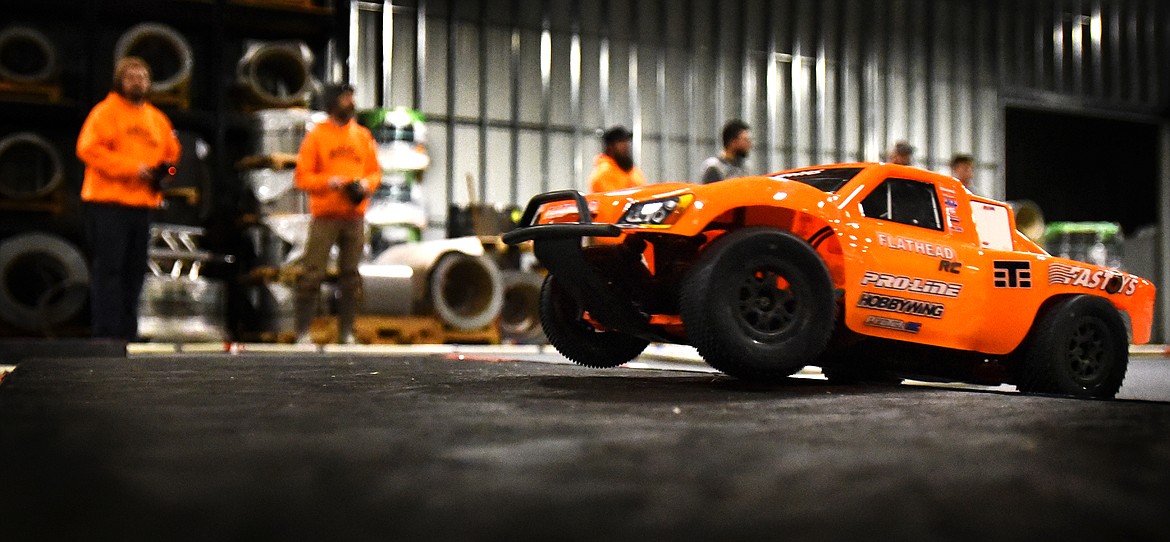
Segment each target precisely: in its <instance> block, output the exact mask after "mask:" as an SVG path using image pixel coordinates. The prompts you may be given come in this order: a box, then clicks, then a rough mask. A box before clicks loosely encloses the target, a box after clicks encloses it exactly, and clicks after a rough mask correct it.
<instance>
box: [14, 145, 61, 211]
mask: <svg viewBox="0 0 1170 542" xmlns="http://www.w3.org/2000/svg"><path fill="white" fill-rule="evenodd" d="M64 180H65V171H64V169H63V167H62V165H61V154H60V153H59V152H57V149H56V148H55V147H54V146H53V145H52V144H51V143H49V142H48V141H47V140H45V138H43V137H41V136H39V135H37V134H34V133H32V132H18V133H15V134H12V135H9V136H7V137H5V138H4V139H0V195H2V196H4V197H8V198H14V199H31V198H39V197H41V196H45V195H48V194H49V193H50V192H52V191H53V190H56V189H57V187H58V186H60V185H61V183H62V182H63V181H64Z"/></svg>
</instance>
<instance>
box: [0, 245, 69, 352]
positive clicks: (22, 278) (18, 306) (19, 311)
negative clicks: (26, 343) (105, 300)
mask: <svg viewBox="0 0 1170 542" xmlns="http://www.w3.org/2000/svg"><path fill="white" fill-rule="evenodd" d="M88 284H89V268H88V267H86V263H85V257H84V256H82V254H81V251H80V250H79V249H78V248H77V247H76V246H74V245H73V244H72V243H70V242H69V241H66V240H65V239H63V238H61V237H58V236H56V235H52V234H48V233H42V232H32V233H24V234H20V235H17V236H14V237H10V238H8V239H5V240H4V241H3V242H0V319H3V320H4V321H5V322H8V323H9V324H12V325H13V326H15V327H17V328H19V329H24V330H29V331H46V332H47V331H49V330H50V328H51V326H53V325H56V324H61V323H63V322H67V321H69V320H71V319H73V318H74V317H75V316H77V315H78V313H80V312H81V310H82V308H84V306H85V301H86V298H87V297H88V292H89V288H88Z"/></svg>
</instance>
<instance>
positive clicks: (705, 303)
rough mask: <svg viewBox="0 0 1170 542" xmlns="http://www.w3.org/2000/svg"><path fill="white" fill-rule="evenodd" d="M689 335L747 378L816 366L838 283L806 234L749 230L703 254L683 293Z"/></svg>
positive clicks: (705, 352) (715, 361) (722, 365)
mask: <svg viewBox="0 0 1170 542" xmlns="http://www.w3.org/2000/svg"><path fill="white" fill-rule="evenodd" d="M679 302H680V308H681V310H682V320H683V326H684V328H685V329H686V333H687V339H688V340H689V342H690V343H691V344H692V345H694V346H695V348H696V349H697V350H698V351H699V354H701V355H702V356H703V358H704V359H705V360H707V363H709V364H711V366H712V367H714V368H716V369H719V370H720V371H723V372H724V373H727V374H729V375H731V376H734V377H737V378H742V379H746V380H771V379H776V378H783V377H786V376H789V375H791V374H793V373H795V372H796V371H799V370H800V369H801V367H804V366H805V365H808V364H810V363H813V362H814V361H815V360H816V358H817V355H819V354H820V353H821V351H823V350H824V348H825V344H826V343H827V342H828V340H829V335H830V334H831V333H832V331H833V325H834V318H833V317H834V313H835V311H836V304H835V303H834V301H833V281H832V279H831V278H830V277H829V270H828V268H827V267H826V266H825V263H824V261H822V260H821V257H820V255H818V254H817V253H816V251H815V250H813V248H812V247H811V246H809V244H808V243H807V242H805V241H804V240H803V239H801V238H799V237H796V236H795V235H792V234H790V233H788V232H784V231H779V230H775V229H770V228H747V229H743V230H739V231H736V232H732V233H729V234H727V235H725V236H723V237H721V238H719V239H717V240H716V241H715V242H714V243H713V244H712V246H711V247H709V248H708V249H707V250H705V251H704V252H703V254H702V255H700V257H699V261H698V262H696V264H695V267H694V268H693V269H692V270H691V272H690V274H689V275H688V276H687V278H686V280H685V281H684V284H683V289H682V292H681V297H680V300H679Z"/></svg>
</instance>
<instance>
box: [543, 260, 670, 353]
mask: <svg viewBox="0 0 1170 542" xmlns="http://www.w3.org/2000/svg"><path fill="white" fill-rule="evenodd" d="M540 325H541V326H543V327H544V334H545V336H546V337H548V342H549V343H550V344H552V345H553V346H554V347H556V349H557V351H558V352H560V353H561V354H562V355H564V356H565V357H566V358H569V359H570V360H573V361H574V362H576V363H577V364H579V365H584V366H586V367H595V368H607V367H617V366H618V365H621V364H623V363H625V362H627V361H630V360H632V359H634V358H636V357H638V355H639V354H641V353H642V351H643V350H645V349H646V345H648V344H650V341H647V340H645V339H640V338H638V337H634V336H632V335H626V334H625V333H619V332H616V331H598V330H597V329H596V328H594V327H593V326H592V325H591V324H589V322H586V321H585V320H584V309H583V308H582V307H581V306H580V305H579V304H577V301H576V299H574V298H573V296H572V294H570V293H569V292H568V291H567V290H565V288H564V287H563V286H561V284H560V282H559V281H558V279H557V278H556V277H555V276H553V275H549V276H548V277H547V278H545V279H544V286H543V287H541V289H540Z"/></svg>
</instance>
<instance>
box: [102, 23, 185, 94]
mask: <svg viewBox="0 0 1170 542" xmlns="http://www.w3.org/2000/svg"><path fill="white" fill-rule="evenodd" d="M126 56H137V57H141V58H142V59H143V60H145V61H146V63H147V64H148V65H150V71H151V79H152V83H151V90H152V91H154V92H166V91H169V90H171V89H174V88H175V87H178V86H180V85H182V84H185V83H186V82H187V81H188V80H189V79H190V78H191V70H192V68H193V67H194V66H195V57H194V55H193V54H192V53H191V46H190V45H189V44H188V43H187V38H184V37H183V35H182V34H180V33H179V32H178V31H177V30H175V29H174V28H171V27H169V26H167V25H165V24H159V23H142V24H139V25H135V26H133V27H131V28H130V29H129V30H127V31H126V32H125V33H123V34H122V36H121V37H119V38H118V43H117V45H116V46H115V47H114V60H118V59H121V58H122V57H126Z"/></svg>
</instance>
